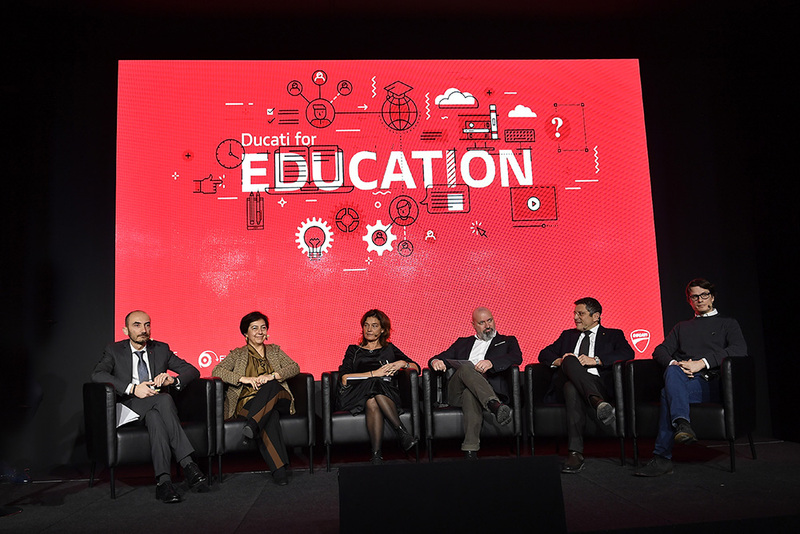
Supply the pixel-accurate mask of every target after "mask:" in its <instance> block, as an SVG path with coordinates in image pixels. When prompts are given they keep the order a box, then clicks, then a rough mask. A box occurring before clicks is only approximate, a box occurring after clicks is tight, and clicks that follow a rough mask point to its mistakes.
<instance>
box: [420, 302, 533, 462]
mask: <svg viewBox="0 0 800 534" xmlns="http://www.w3.org/2000/svg"><path fill="white" fill-rule="evenodd" d="M472 328H474V329H475V335H474V336H467V337H461V338H458V339H457V340H456V341H455V343H453V344H452V345H450V348H448V349H447V350H446V351H444V352H442V353H441V354H437V355H436V356H434V357H433V358H431V359H430V361H429V362H428V367H430V368H431V369H433V370H434V371H445V370H446V369H448V368H453V369H455V373H454V374H453V375H452V376H451V377H450V379H449V381H448V382H447V397H448V402H449V403H450V405H451V406H459V407H461V409H462V411H463V412H464V441H463V442H462V443H461V450H462V451H464V456H465V457H466V458H467V459H470V460H474V459H476V458H477V457H478V450H479V449H480V446H481V439H480V436H481V427H482V426H483V410H484V409H486V410H489V411H490V412H492V413H493V414H494V416H495V418H496V419H497V422H498V423H499V424H501V425H507V424H508V423H509V422H510V421H511V407H510V406H508V404H506V403H507V402H508V399H509V396H510V392H509V391H508V385H507V383H506V379H505V378H504V377H503V376H502V375H501V373H502V372H503V371H505V370H506V369H508V368H509V367H511V366H512V365H517V366H518V365H519V364H520V363H522V351H521V350H520V348H519V343H518V342H517V338H515V337H514V336H502V335H500V334H498V333H497V330H496V329H495V324H494V317H493V316H492V312H490V311H489V310H488V309H487V308H483V307H481V308H477V309H476V310H475V311H473V312H472Z"/></svg>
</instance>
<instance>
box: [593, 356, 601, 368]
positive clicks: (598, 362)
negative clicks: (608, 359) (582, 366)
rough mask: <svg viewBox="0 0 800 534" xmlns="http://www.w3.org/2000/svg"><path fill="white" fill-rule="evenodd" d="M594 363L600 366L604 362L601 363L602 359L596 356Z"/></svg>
mask: <svg viewBox="0 0 800 534" xmlns="http://www.w3.org/2000/svg"><path fill="white" fill-rule="evenodd" d="M594 363H596V364H597V365H598V366H599V365H600V364H601V363H602V362H600V358H598V357H597V356H595V357H594Z"/></svg>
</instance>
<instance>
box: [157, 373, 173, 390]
mask: <svg viewBox="0 0 800 534" xmlns="http://www.w3.org/2000/svg"><path fill="white" fill-rule="evenodd" d="M153 383H154V384H155V386H156V387H157V388H160V387H162V386H171V385H172V384H174V383H175V378H174V377H172V376H170V375H168V374H167V373H161V374H160V375H158V376H156V377H155V378H154V379H153Z"/></svg>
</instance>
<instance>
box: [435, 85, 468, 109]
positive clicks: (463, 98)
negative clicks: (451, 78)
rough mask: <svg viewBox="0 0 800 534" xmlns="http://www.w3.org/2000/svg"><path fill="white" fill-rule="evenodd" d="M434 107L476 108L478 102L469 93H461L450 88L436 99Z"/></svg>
mask: <svg viewBox="0 0 800 534" xmlns="http://www.w3.org/2000/svg"><path fill="white" fill-rule="evenodd" d="M435 102H436V105H437V106H439V107H440V108H444V107H448V108H477V107H478V100H477V99H476V98H475V97H474V96H472V95H471V94H470V93H467V92H461V91H459V90H458V89H456V88H455V87H451V88H450V89H448V90H447V91H445V92H444V94H443V95H439V96H437V97H436V100H435Z"/></svg>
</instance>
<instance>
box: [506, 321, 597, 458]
mask: <svg viewBox="0 0 800 534" xmlns="http://www.w3.org/2000/svg"><path fill="white" fill-rule="evenodd" d="M587 335H588V334H587ZM515 437H516V441H517V458H519V436H515Z"/></svg>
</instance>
